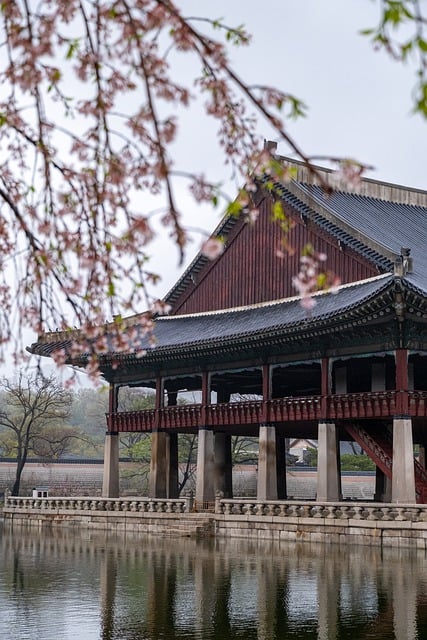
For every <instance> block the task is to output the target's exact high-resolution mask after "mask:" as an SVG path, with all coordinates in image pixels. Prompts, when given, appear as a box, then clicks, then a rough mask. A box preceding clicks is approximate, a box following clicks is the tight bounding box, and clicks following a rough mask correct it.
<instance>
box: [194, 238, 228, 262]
mask: <svg viewBox="0 0 427 640" xmlns="http://www.w3.org/2000/svg"><path fill="white" fill-rule="evenodd" d="M224 249H225V246H224V241H223V240H222V239H221V238H209V239H208V240H206V241H205V242H204V243H203V244H202V247H201V249H200V251H201V253H202V254H203V255H204V256H206V257H207V258H209V260H215V258H218V256H220V255H221V254H222V253H223V252H224Z"/></svg>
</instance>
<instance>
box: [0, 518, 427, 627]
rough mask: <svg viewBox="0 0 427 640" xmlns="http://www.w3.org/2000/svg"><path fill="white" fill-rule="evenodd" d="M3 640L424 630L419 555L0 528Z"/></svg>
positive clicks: (426, 614)
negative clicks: (0, 530)
mask: <svg viewBox="0 0 427 640" xmlns="http://www.w3.org/2000/svg"><path fill="white" fill-rule="evenodd" d="M0 567H1V569H0V638H2V640H26V639H27V638H28V639H31V640H34V639H38V638H39V639H40V640H53V639H55V640H57V639H58V638H61V639H62V640H68V639H70V640H71V639H73V640H74V639H75V638H76V637H79V638H81V639H82V640H91V639H92V638H93V639H95V638H102V639H103V640H137V639H138V640H139V639H144V640H160V639H162V640H172V639H174V640H175V639H177V640H178V639H186V640H190V639H203V640H205V639H212V640H216V639H221V640H227V639H230V640H231V639H233V640H234V639H237V638H242V639H243V638H244V639H245V640H246V639H248V640H250V639H252V638H254V639H257V640H275V639H278V638H298V639H308V638H313V639H316V640H343V639H345V638H352V639H355V640H357V639H359V638H360V639H369V638H371V639H372V638H375V640H381V639H385V638H387V639H390V638H396V640H421V639H422V638H425V637H427V607H426V604H427V571H426V569H427V559H426V556H425V553H424V552H416V551H412V552H411V551H409V550H397V549H388V550H385V551H383V552H381V551H380V550H379V549H370V548H367V547H358V548H346V547H337V546H324V545H320V544H319V545H308V544H304V543H301V544H281V545H278V544H271V543H264V544H263V543H262V542H260V543H259V544H250V543H246V542H245V541H241V540H227V541H200V542H196V541H193V540H189V539H182V540H172V539H158V538H156V539H153V538H151V539H149V538H136V537H133V538H132V537H131V538H130V537H126V538H124V537H122V538H119V537H115V538H114V537H113V538H112V537H109V536H108V535H107V534H106V533H97V534H94V533H91V532H89V531H79V532H75V533H73V532H72V531H70V530H63V531H58V532H54V533H53V532H49V531H44V530H43V531H36V530H33V529H20V528H16V527H15V528H14V529H13V530H11V529H10V528H9V525H8V526H7V527H6V526H4V528H3V534H2V537H1V545H0Z"/></svg>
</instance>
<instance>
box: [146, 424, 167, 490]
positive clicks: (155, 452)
mask: <svg viewBox="0 0 427 640" xmlns="http://www.w3.org/2000/svg"><path fill="white" fill-rule="evenodd" d="M167 438H168V435H167V433H165V432H164V431H153V432H152V434H151V458H150V476H149V482H148V497H149V498H167V468H168V465H167V462H168V460H167Z"/></svg>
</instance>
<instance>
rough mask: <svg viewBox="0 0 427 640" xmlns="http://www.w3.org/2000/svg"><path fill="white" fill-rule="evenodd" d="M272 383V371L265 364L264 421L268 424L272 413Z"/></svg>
mask: <svg viewBox="0 0 427 640" xmlns="http://www.w3.org/2000/svg"><path fill="white" fill-rule="evenodd" d="M271 383H272V369H271V367H270V365H269V364H265V365H263V367H262V399H263V406H262V419H263V421H264V422H266V423H267V422H268V421H269V419H270V411H269V408H270V407H269V405H270V402H269V401H270V400H271V393H272V389H271V387H272V384H271Z"/></svg>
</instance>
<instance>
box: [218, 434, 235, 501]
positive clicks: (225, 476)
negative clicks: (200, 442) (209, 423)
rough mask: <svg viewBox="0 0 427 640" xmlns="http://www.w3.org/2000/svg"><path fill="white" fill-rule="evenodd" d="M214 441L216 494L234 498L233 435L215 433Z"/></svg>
mask: <svg viewBox="0 0 427 640" xmlns="http://www.w3.org/2000/svg"><path fill="white" fill-rule="evenodd" d="M214 441H215V442H214V449H215V457H214V469H215V493H216V492H217V491H221V493H222V495H223V496H224V498H232V497H233V475H232V469H233V465H232V460H231V435H230V434H229V433H223V432H218V433H215V436H214Z"/></svg>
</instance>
